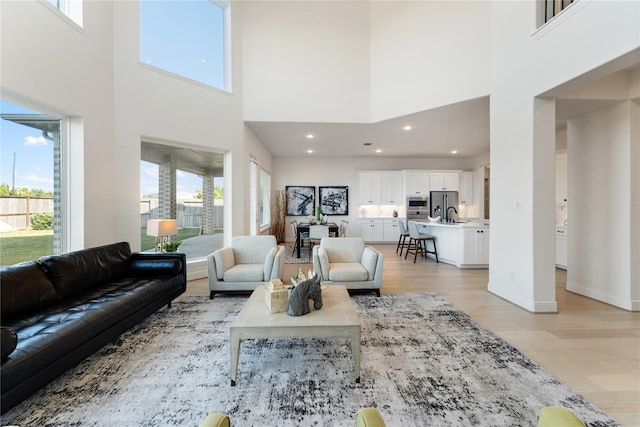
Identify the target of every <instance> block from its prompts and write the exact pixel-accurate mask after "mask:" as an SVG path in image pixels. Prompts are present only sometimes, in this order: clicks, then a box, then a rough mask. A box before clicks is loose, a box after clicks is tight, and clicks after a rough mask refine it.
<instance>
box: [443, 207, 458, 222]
mask: <svg viewBox="0 0 640 427" xmlns="http://www.w3.org/2000/svg"><path fill="white" fill-rule="evenodd" d="M449 209H453V211H454V212H455V213H456V214H458V210H457V209H456V208H455V206H449V207H448V208H447V212H446V214H445V222H451V219H450V217H449Z"/></svg>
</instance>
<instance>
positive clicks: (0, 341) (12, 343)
mask: <svg viewBox="0 0 640 427" xmlns="http://www.w3.org/2000/svg"><path fill="white" fill-rule="evenodd" d="M17 345H18V335H16V331H14V330H13V329H11V328H9V327H8V326H2V327H0V353H1V354H0V356H1V358H2V360H4V359H6V358H7V357H9V355H10V354H11V353H13V350H15V349H16V346H17Z"/></svg>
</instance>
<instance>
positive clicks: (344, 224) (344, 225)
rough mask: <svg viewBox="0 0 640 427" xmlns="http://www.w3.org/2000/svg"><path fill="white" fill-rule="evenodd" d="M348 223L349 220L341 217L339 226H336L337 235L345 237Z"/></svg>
mask: <svg viewBox="0 0 640 427" xmlns="http://www.w3.org/2000/svg"><path fill="white" fill-rule="evenodd" d="M348 225H349V221H347V220H346V219H343V220H342V221H341V222H340V227H338V237H346V235H347V226H348Z"/></svg>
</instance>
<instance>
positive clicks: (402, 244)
mask: <svg viewBox="0 0 640 427" xmlns="http://www.w3.org/2000/svg"><path fill="white" fill-rule="evenodd" d="M398 227H399V228H400V237H398V246H396V253H398V250H400V256H402V251H403V250H404V248H408V247H409V242H407V237H409V230H407V226H406V225H404V221H403V220H401V219H399V220H398Z"/></svg>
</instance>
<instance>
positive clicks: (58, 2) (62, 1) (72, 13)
mask: <svg viewBox="0 0 640 427" xmlns="http://www.w3.org/2000/svg"><path fill="white" fill-rule="evenodd" d="M48 2H49V4H51V5H52V6H53V7H55V8H56V9H58V10H59V11H60V12H62V13H64V14H65V15H66V16H67V17H69V18H70V19H71V20H72V21H73V22H75V23H76V24H78V25H79V26H81V27H82V0H48Z"/></svg>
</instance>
